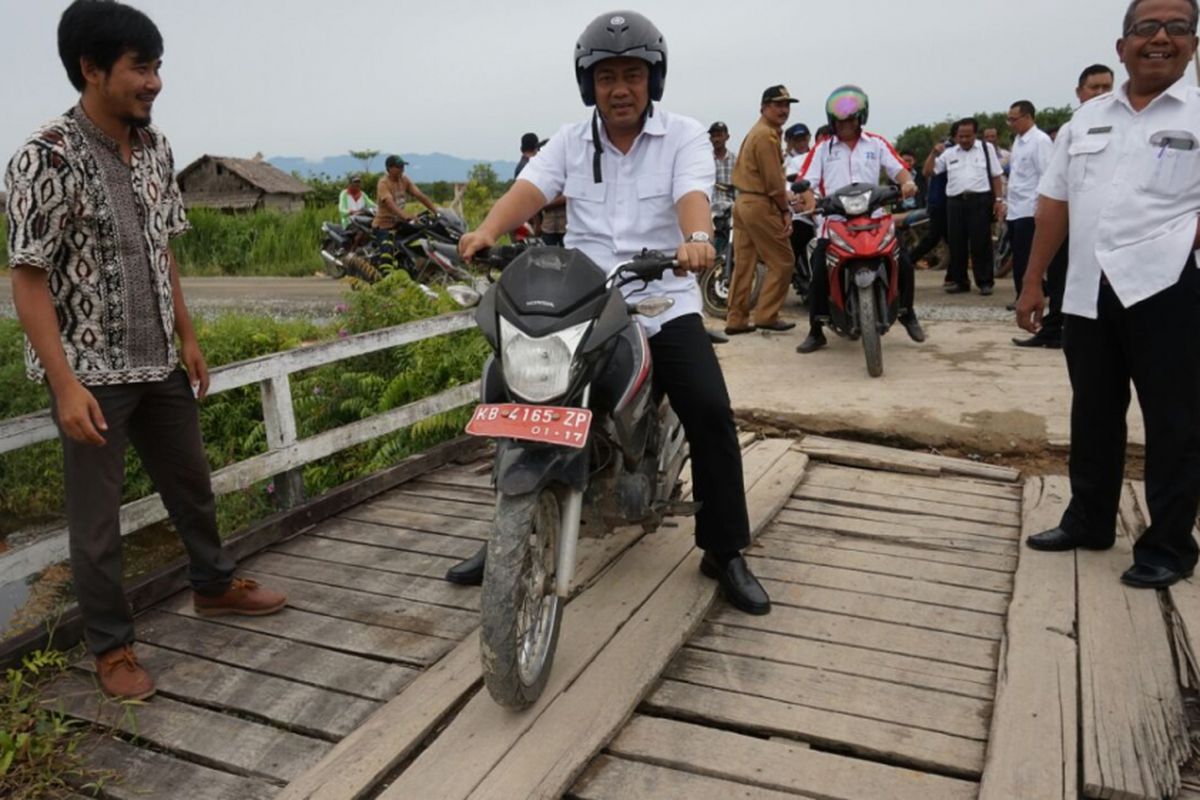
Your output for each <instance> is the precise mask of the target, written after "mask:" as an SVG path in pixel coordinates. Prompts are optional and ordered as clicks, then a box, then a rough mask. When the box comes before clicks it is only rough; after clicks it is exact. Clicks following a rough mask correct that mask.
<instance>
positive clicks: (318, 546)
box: [271, 534, 459, 578]
mask: <svg viewBox="0 0 1200 800" xmlns="http://www.w3.org/2000/svg"><path fill="white" fill-rule="evenodd" d="M271 549H272V550H273V551H275V552H277V553H288V554H289V555H295V556H303V557H305V558H315V559H321V560H323V561H332V562H333V563H335V564H349V565H350V566H357V567H370V568H372V569H377V570H382V571H384V572H398V573H400V574H402V575H418V576H421V577H425V578H442V577H444V576H445V575H446V570H448V569H450V567H452V566H454V565H455V564H457V563H458V562H459V559H457V558H447V557H445V556H432V555H427V554H422V553H412V552H408V551H405V550H393V549H391V548H387V547H376V546H374V545H363V544H355V543H354V542H344V541H338V540H335V539H325V538H323V537H320V536H309V535H307V534H304V535H302V536H297V537H296V538H295V539H290V540H288V541H286V542H281V543H280V544H277V545H275V546H274V547H272V548H271Z"/></svg>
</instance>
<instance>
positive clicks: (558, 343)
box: [500, 317, 589, 403]
mask: <svg viewBox="0 0 1200 800" xmlns="http://www.w3.org/2000/svg"><path fill="white" fill-rule="evenodd" d="M588 324H589V323H587V322H583V323H580V324H579V325H573V326H571V327H570V328H566V329H564V330H561V331H556V332H555V333H552V334H550V335H549V336H543V337H541V338H536V339H535V338H533V337H532V336H526V335H525V334H524V333H522V332H521V331H519V330H517V328H516V326H515V325H513V324H512V323H510V322H509V321H508V320H506V319H504V318H503V317H501V318H500V363H501V364H502V365H503V367H504V382H505V383H506V384H508V388H509V389H510V390H511V391H512V393H513V394H515V395H517V396H518V397H520V398H522V399H523V400H528V401H529V402H531V403H546V402H549V401H550V400H553V399H555V398H556V397H561V396H562V395H564V394H566V392H567V387H568V386H570V384H571V364H572V363H573V362H574V359H575V351H576V350H577V349H578V348H579V343H580V342H582V341H583V336H584V334H585V333H586V332H587V328H588Z"/></svg>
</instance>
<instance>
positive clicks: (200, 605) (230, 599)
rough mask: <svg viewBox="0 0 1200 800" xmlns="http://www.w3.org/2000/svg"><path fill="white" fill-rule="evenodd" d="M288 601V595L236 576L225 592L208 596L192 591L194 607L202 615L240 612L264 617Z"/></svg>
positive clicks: (245, 614)
mask: <svg viewBox="0 0 1200 800" xmlns="http://www.w3.org/2000/svg"><path fill="white" fill-rule="evenodd" d="M285 603H287V595H285V594H283V593H282V592H273V591H271V590H270V589H264V588H263V587H261V586H259V585H258V582H257V581H252V580H249V579H248V578H234V579H233V583H231V584H230V585H229V588H228V589H227V590H225V593H224V594H218V595H214V596H206V595H202V594H197V593H195V592H192V608H193V609H195V611H196V613H197V614H199V615H200V616H202V617H219V616H222V615H224V614H240V615H242V616H244V617H262V616H266V615H267V614H274V613H275V612H276V611H278V610H279V609H281V608H283V606H284V604H285Z"/></svg>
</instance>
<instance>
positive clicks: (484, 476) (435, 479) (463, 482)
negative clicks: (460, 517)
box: [424, 466, 495, 492]
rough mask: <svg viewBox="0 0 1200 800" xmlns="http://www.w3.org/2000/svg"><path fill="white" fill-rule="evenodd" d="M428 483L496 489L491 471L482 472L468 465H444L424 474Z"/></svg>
mask: <svg viewBox="0 0 1200 800" xmlns="http://www.w3.org/2000/svg"><path fill="white" fill-rule="evenodd" d="M424 479H425V481H426V482H427V483H433V484H436V485H439V486H456V487H473V488H476V489H487V490H489V491H493V492H494V490H495V487H494V485H493V483H492V474H491V472H490V471H489V472H485V473H480V472H476V471H474V470H471V469H468V468H467V467H462V466H457V467H442V468H441V469H439V470H437V471H436V472H431V473H429V474H428V475H426V476H424Z"/></svg>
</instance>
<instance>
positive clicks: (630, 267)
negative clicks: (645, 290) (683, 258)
mask: <svg viewBox="0 0 1200 800" xmlns="http://www.w3.org/2000/svg"><path fill="white" fill-rule="evenodd" d="M678 267H679V261H678V259H676V258H675V257H674V256H669V255H666V254H665V253H660V252H658V251H656V250H643V251H642V252H641V255H637V256H634V257H633V258H632V259H630V260H629V261H626V262H625V263H623V264H620V265H618V266H617V269H616V271H615V272H613V274H612V277H610V278H609V279H608V280H609V283H610V284H612V285H613V286H616V287H618V288H619V287H622V286H625V285H627V284H630V283H635V282H637V281H641V282H642V283H647V284H648V283H650V282H651V281H656V280H659V279H660V278H662V276H663V273H664V272H666V271H667V270H669V269H676V268H678Z"/></svg>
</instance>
